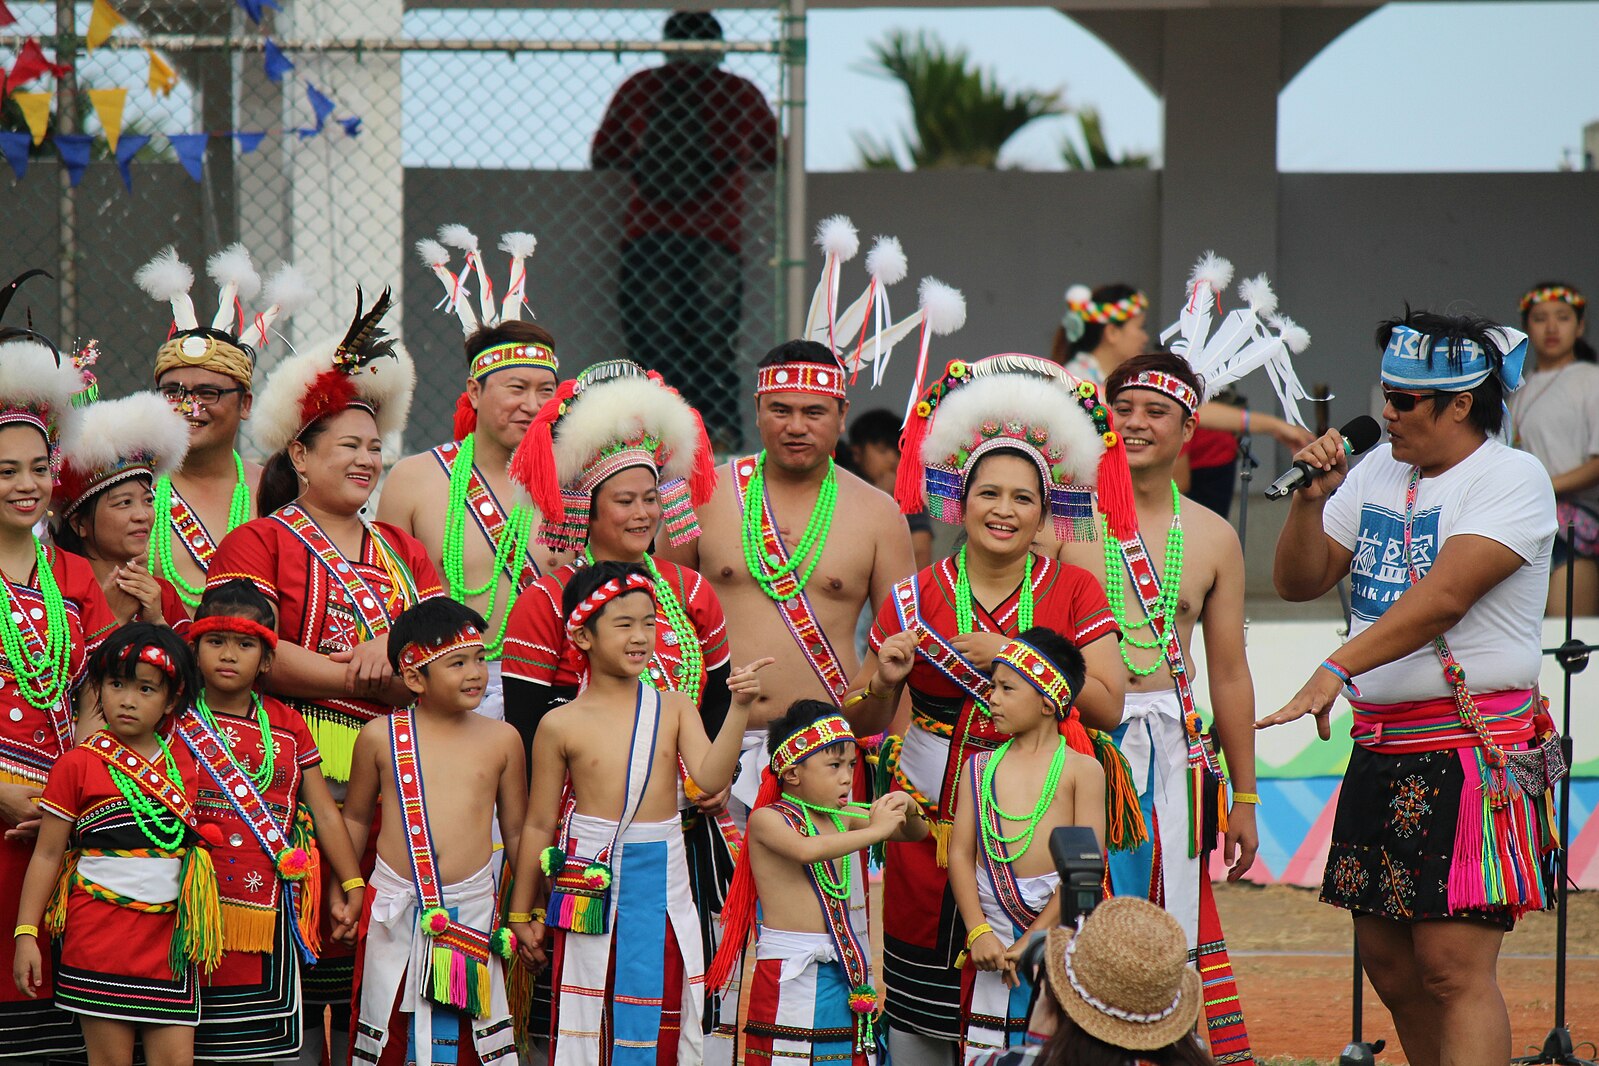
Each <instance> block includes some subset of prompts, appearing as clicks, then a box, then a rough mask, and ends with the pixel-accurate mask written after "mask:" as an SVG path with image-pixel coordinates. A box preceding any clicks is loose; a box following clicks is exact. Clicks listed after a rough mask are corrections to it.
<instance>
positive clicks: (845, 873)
mask: <svg viewBox="0 0 1599 1066" xmlns="http://www.w3.org/2000/svg"><path fill="white" fill-rule="evenodd" d="M766 745H767V750H768V752H769V753H770V761H769V762H768V764H767V768H766V769H765V770H764V771H763V772H762V774H761V786H760V793H759V794H758V795H757V796H756V799H755V805H754V807H753V808H752V809H751V811H750V818H749V834H748V836H747V837H746V839H745V847H744V851H743V853H742V854H741V855H740V856H739V861H738V869H737V871H736V872H735V873H734V874H733V884H732V887H731V888H730V889H729V891H728V898H727V903H726V904H725V905H724V906H723V908H722V920H723V922H724V926H723V930H724V931H723V937H722V945H721V948H720V949H719V950H718V951H717V953H716V958H715V960H714V961H713V962H712V963H711V968H710V971H709V973H708V974H707V975H706V983H707V985H708V986H709V987H710V988H712V989H716V988H720V987H721V986H722V985H723V984H725V983H726V982H727V981H728V980H730V979H731V978H732V977H733V976H734V973H733V971H734V970H735V969H737V968H739V967H740V966H741V964H742V960H743V957H744V945H745V941H746V940H747V938H748V936H749V932H750V928H751V926H752V925H753V924H754V917H755V908H756V905H757V903H759V905H760V908H761V931H760V936H759V939H758V940H757V941H756V947H755V976H754V983H753V985H752V986H751V987H750V990H749V991H748V993H746V998H745V1002H746V1004H747V1006H748V1019H747V1021H746V1022H745V1025H744V1034H745V1037H746V1043H745V1047H744V1056H745V1059H746V1061H752V1060H754V1059H756V1058H759V1059H760V1060H762V1061H765V1060H773V1061H776V1060H781V1061H783V1062H786V1063H795V1064H798V1063H821V1062H850V1063H852V1064H853V1066H870V1064H871V1063H873V1062H875V1061H876V1051H877V1047H876V1040H875V1039H874V1036H875V1034H874V1031H873V1023H874V1021H875V1017H876V1014H877V993H876V991H875V986H874V985H873V982H872V973H871V961H872V943H871V940H870V938H869V936H868V932H867V928H866V863H865V862H864V852H865V850H866V849H867V848H869V847H872V846H874V845H877V844H881V843H882V842H883V841H885V840H889V839H894V840H920V839H922V838H923V837H925V836H927V832H928V827H927V823H926V822H925V821H923V820H922V816H921V810H920V808H918V807H917V806H916V801H915V800H913V799H911V797H910V794H909V793H907V792H892V793H889V794H888V795H886V796H883V797H881V798H880V799H878V800H877V802H876V803H873V804H872V805H871V807H870V808H867V806H866V805H865V804H861V803H855V802H853V801H852V795H853V786H854V781H855V763H856V760H857V759H858V758H859V755H858V752H857V749H856V742H855V734H854V733H853V732H852V731H851V729H850V725H849V722H847V721H846V720H845V719H844V718H843V717H842V716H841V715H840V714H839V713H838V708H837V707H835V706H833V705H832V704H831V703H824V702H822V701H821V700H796V701H795V702H794V703H793V704H792V705H791V706H790V707H789V709H788V711H787V712H786V713H785V714H784V715H783V717H781V718H779V719H777V720H776V721H774V722H773V723H772V724H771V726H770V728H769V729H768V730H767V742H766Z"/></svg>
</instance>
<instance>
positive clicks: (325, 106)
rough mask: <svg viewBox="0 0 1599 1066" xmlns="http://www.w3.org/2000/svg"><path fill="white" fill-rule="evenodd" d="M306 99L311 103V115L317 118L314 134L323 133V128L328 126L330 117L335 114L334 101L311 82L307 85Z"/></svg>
mask: <svg viewBox="0 0 1599 1066" xmlns="http://www.w3.org/2000/svg"><path fill="white" fill-rule="evenodd" d="M305 98H306V99H307V100H310V101H311V113H312V114H314V115H315V116H316V129H315V131H314V132H315V133H321V132H322V127H323V126H326V125H327V124H328V116H329V115H331V114H333V101H332V100H330V99H328V97H327V96H326V95H325V94H323V93H322V91H321V90H319V89H318V88H317V87H316V86H315V85H312V84H311V83H310V82H306V83H305ZM302 132H303V131H302Z"/></svg>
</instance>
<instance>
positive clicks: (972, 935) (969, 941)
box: [966, 922, 994, 951]
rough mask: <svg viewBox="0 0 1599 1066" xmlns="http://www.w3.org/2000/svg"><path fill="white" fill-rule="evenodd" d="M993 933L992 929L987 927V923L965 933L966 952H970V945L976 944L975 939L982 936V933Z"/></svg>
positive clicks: (989, 926)
mask: <svg viewBox="0 0 1599 1066" xmlns="http://www.w3.org/2000/svg"><path fill="white" fill-rule="evenodd" d="M993 931H994V927H993V926H991V925H989V924H988V923H987V922H984V923H983V924H982V925H980V926H978V927H977V928H976V929H973V930H972V931H971V932H969V933H967V934H966V950H967V951H970V950H971V949H972V945H973V944H975V943H977V938H978V937H980V936H982V935H983V934H984V933H992V932H993Z"/></svg>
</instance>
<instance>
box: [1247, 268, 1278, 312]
mask: <svg viewBox="0 0 1599 1066" xmlns="http://www.w3.org/2000/svg"><path fill="white" fill-rule="evenodd" d="M1238 298H1239V299H1241V300H1243V301H1244V303H1246V304H1248V305H1249V308H1250V310H1252V311H1254V312H1255V314H1257V315H1259V316H1260V317H1262V318H1265V317H1266V316H1267V315H1270V314H1272V313H1273V312H1275V311H1276V310H1277V294H1276V293H1275V292H1272V290H1271V282H1270V281H1268V280H1267V278H1266V275H1264V274H1256V275H1255V276H1254V277H1252V278H1245V279H1244V280H1243V281H1240V282H1239V283H1238Z"/></svg>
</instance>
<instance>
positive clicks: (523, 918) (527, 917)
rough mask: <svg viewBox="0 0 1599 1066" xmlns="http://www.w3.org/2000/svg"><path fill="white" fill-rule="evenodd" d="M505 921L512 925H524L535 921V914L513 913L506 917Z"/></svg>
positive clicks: (529, 912)
mask: <svg viewBox="0 0 1599 1066" xmlns="http://www.w3.org/2000/svg"><path fill="white" fill-rule="evenodd" d="M505 920H506V921H507V922H509V923H511V924H512V925H522V924H525V923H527V922H531V921H532V920H533V912H532V911H526V912H523V911H512V912H511V913H510V914H507V915H506V916H505Z"/></svg>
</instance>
